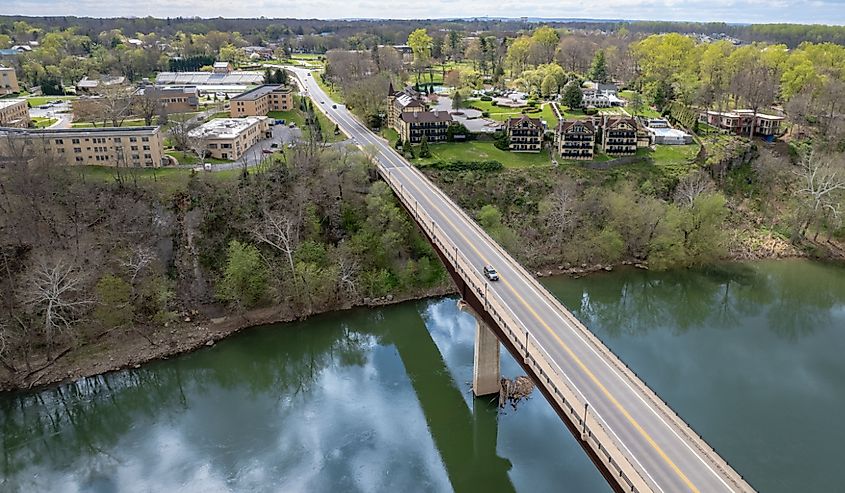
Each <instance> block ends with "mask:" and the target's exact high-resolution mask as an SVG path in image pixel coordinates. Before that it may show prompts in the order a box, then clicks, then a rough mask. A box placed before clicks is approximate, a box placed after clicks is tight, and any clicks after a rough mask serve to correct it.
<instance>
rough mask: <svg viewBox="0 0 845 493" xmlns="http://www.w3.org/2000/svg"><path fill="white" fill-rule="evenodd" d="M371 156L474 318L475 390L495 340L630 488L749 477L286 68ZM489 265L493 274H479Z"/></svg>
mask: <svg viewBox="0 0 845 493" xmlns="http://www.w3.org/2000/svg"><path fill="white" fill-rule="evenodd" d="M286 68H288V69H289V70H290V71H292V72H293V73H294V74H295V75H296V79H297V81H298V83H299V84H300V86H301V87H302V88H303V89H304V90H305V91H307V93H308V95H309V96H310V97H311V99H312V100H313V101H314V105H315V106H317V107H319V108H320V110H321V111H323V112H324V113H325V114H326V115H327V116H328V117H329V118H330V119H332V120H333V121H334V122H335V123H337V125H338V126H339V127H340V129H341V130H342V131H343V132H344V133H345V134H346V135H347V136H349V137H350V138H351V139H353V141H354V142H355V143H356V144H357V145H358V146H360V147H362V148H364V149H365V151H366V152H368V153H369V154H371V156H372V157H373V159H374V160H375V161H376V165H377V167H378V172H379V174H380V175H381V177H382V178H383V179H384V180H385V181H386V182H387V183H388V184H389V185H390V186H391V188H392V189H393V191H394V193H395V194H396V196H397V197H398V199H399V201H400V203H401V204H402V206H403V207H404V208H405V209H406V210H407V211H408V213H409V214H410V216H411V217H412V218H413V219H414V221H415V222H416V224H417V225H418V226H419V228H420V230H421V231H422V232H423V234H424V235H425V236H426V238H427V239H428V241H429V242H430V243H431V244H432V246H433V247H434V249H435V251H436V252H437V254H438V255H439V256H440V258H441V260H442V261H443V264H444V265H445V266H446V269H447V270H448V271H449V274H450V275H451V277H452V279H453V280H454V282H455V284H456V285H457V286H458V290H459V292H460V294H461V297H462V299H463V301H464V302H465V304H466V305H467V309H468V311H470V312H472V313H473V315H475V317H476V319H477V320H478V329H477V332H476V343H475V375H474V379H473V389H474V391H475V393H476V395H484V394H488V393H492V392H498V385H499V384H498V382H499V360H498V355H499V343H501V344H503V345H504V346H505V347H506V348H507V349H508V351H509V352H510V354H511V355H512V356H513V357H514V359H516V360H517V361H518V362H519V363H520V365H521V366H522V368H523V369H524V370H525V371H526V373H528V374H529V375H530V376H531V377H532V378H533V380H534V382H535V383H536V384H537V387H538V389H539V390H540V391H541V392H542V393H543V395H544V396H545V397H546V399H547V400H548V402H549V403H550V404H551V405H552V406H553V408H554V409H555V410H556V411H557V413H558V415H559V416H560V417H561V419H562V420H563V422H564V423H565V424H566V425H567V427H568V428H569V429H570V431H571V432H572V433H573V434H574V435H575V437H576V438H577V439H578V440H579V442H580V444H581V446H582V448H583V449H584V451H585V452H586V453H587V454H588V455H589V456H590V458H591V459H592V460H593V462H594V463H595V464H596V466H597V467H598V468H599V470H600V471H601V472H602V474H603V475H604V476H605V478H606V479H607V480H608V482H609V484H610V485H611V486H612V487H613V488H614V489H615V490H617V491H626V492H628V491H630V492H662V493H674V492H695V493H698V492H704V493H711V492H751V491H754V490H753V488H752V487H751V486H750V485H749V484H748V483H747V482H746V481H745V480H744V479H743V478H742V476H740V475H739V474H738V473H737V472H736V471H735V470H734V469H733V468H732V467H731V466H730V465H729V464H728V463H727V462H726V461H725V460H724V459H722V458H721V457H720V456H719V454H718V453H717V452H716V451H715V450H713V448H711V447H710V446H709V445H707V443H706V442H705V441H704V440H703V439H702V438H701V437H700V436H699V435H698V434H696V433H695V432H694V431H693V430H692V429H691V428H690V427H689V425H687V424H686V423H685V422H684V421H683V419H681V418H680V417H679V416H678V415H677V414H676V413H675V412H674V411H672V410H671V409H670V408H669V406H668V405H667V404H666V403H665V402H663V401H662V400H661V399H660V398H659V397H658V396H657V394H655V393H654V392H653V391H652V390H651V389H649V388H648V386H647V385H646V384H645V383H644V382H643V381H642V380H640V379H639V378H638V377H637V376H636V375H635V374H634V372H633V371H631V370H630V369H629V368H628V367H627V366H626V365H625V364H624V363H623V362H622V361H621V360H620V359H619V358H617V357H616V355H614V354H613V353H612V352H611V351H610V350H609V349H608V348H607V347H606V346H605V345H604V344H603V343H602V342H601V341H600V340H599V339H598V338H597V337H595V335H593V333H592V332H590V331H589V330H588V329H587V328H586V327H585V326H584V325H583V324H582V323H581V322H579V321H578V320H577V319H576V318H575V317H574V316H573V315H572V314H571V313H570V312H569V311H568V310H567V309H566V308H565V307H564V306H563V305H562V304H561V303H560V302H559V301H558V300H557V299H556V298H555V297H554V296H552V294H551V293H549V292H548V291H547V290H546V289H545V288H544V287H543V286H542V285H540V283H539V282H537V280H536V279H535V278H534V277H533V276H531V275H530V274H529V273H528V272H527V271H526V270H525V269H524V268H523V267H522V266H520V265H519V263H518V262H517V261H516V260H514V259H513V258H512V257H511V256H510V255H509V254H508V253H507V252H506V251H505V250H504V249H503V248H501V247H500V246H499V245H498V244H497V243H496V242H495V241H493V239H492V238H490V236H489V235H487V233H485V232H484V230H482V229H481V227H479V226H478V224H476V222H475V221H473V220H472V219H471V218H470V217H469V216H468V215H467V214H466V213H465V212H464V211H463V210H462V209H461V208H460V207H459V206H458V205H457V204H455V203H454V202H453V201H452V200H451V199H450V198H449V197H448V196H446V194H445V193H443V192H442V191H441V190H440V189H439V188H438V187H437V186H435V185H434V184H433V183H431V181H429V180H428V178H426V177H425V175H423V174H422V173H421V172H420V171H419V170H418V169H416V168H415V167H414V166H412V165H411V164H409V163H408V162H407V161H406V160H405V159H404V158H403V157H402V156H400V155H399V154H398V153H397V152H396V151H394V150H393V148H392V147H391V146H390V144H389V143H388V142H386V141H385V140H383V139H381V138H380V137H378V136H376V135H375V134H373V133H372V132H371V131H370V130H369V129H368V128H366V127H365V126H364V125H363V124H362V123H360V122H359V121H358V120H357V119H356V118H355V117H354V116H353V115H352V114H351V113H350V112H349V111H348V110H347V109H346V108H345V107H344V106H343V105H339V104H338V105H336V107H333V106H334V105H335V103H334V102H333V101H332V100H331V99H330V98H329V97H328V95H327V94H326V93H325V92H324V91H323V89H322V88H321V87H320V86H319V85H318V84H317V83H316V81H314V77H313V76H312V75H311V73H310V71H309V70H307V69H302V68H295V67H286ZM487 264H490V265H493V266H495V268H496V270H497V271H498V273H499V276H500V280H499V281H497V282H489V281H488V280H487V279H486V278H485V277H484V275H483V273H482V267H483V266H484V265H487Z"/></svg>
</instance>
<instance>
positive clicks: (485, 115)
mask: <svg viewBox="0 0 845 493" xmlns="http://www.w3.org/2000/svg"><path fill="white" fill-rule="evenodd" d="M481 116H482V117H484V118H487V117H488V116H490V112H489V111H482V112H481Z"/></svg>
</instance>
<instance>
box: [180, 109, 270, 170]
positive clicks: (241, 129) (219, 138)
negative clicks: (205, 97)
mask: <svg viewBox="0 0 845 493" xmlns="http://www.w3.org/2000/svg"><path fill="white" fill-rule="evenodd" d="M188 136H189V137H190V138H192V139H202V140H203V141H204V143H205V145H206V147H207V149H208V153H209V155H211V157H213V158H215V159H226V160H229V161H237V160H238V159H240V158H241V156H243V155H244V154H245V153H246V151H247V150H249V148H250V147H252V146H253V145H255V144H257V143H258V142H260V141H261V140H263V139H266V138H269V137H270V136H271V134H270V121H269V119H268V118H267V117H266V116H248V117H245V118H215V119H214V120H210V121H208V122H206V123H204V124H203V125H201V126H199V127H197V128H195V129H193V130H191V131H190V132H188Z"/></svg>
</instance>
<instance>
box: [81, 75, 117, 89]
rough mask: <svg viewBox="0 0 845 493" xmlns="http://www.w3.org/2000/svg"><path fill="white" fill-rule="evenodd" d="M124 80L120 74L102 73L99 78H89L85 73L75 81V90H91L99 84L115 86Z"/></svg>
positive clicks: (99, 85)
mask: <svg viewBox="0 0 845 493" xmlns="http://www.w3.org/2000/svg"><path fill="white" fill-rule="evenodd" d="M124 82H126V77H123V76H122V75H104V76H102V77H100V78H99V79H89V78H88V76H87V75H86V76H85V77H83V78H82V79H80V81H79V82H77V83H76V90H77V91H80V92H91V91H94V90H96V89H97V88H99V87H101V86H117V85H120V84H123V83H124Z"/></svg>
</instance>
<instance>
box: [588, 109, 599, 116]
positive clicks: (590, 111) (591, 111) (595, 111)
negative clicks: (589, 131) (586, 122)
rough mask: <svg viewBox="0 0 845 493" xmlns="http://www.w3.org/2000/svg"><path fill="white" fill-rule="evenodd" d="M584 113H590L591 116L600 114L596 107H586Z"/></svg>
mask: <svg viewBox="0 0 845 493" xmlns="http://www.w3.org/2000/svg"><path fill="white" fill-rule="evenodd" d="M584 114H585V115H590V116H593V115H598V114H599V110H597V109H596V108H586V109H584Z"/></svg>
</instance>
